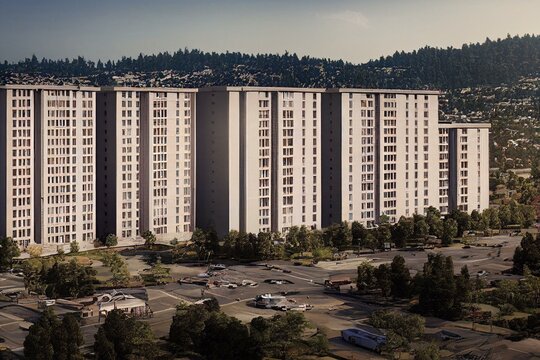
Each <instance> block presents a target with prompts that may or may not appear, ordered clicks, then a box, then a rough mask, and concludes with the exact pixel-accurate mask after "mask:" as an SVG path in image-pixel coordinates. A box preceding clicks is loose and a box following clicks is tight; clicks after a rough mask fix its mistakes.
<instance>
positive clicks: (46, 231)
mask: <svg viewBox="0 0 540 360" xmlns="http://www.w3.org/2000/svg"><path fill="white" fill-rule="evenodd" d="M96 91H97V88H93V87H77V86H46V85H44V86H41V85H39V86H31V85H7V86H2V87H0V156H1V157H2V160H3V161H2V164H3V165H2V169H1V170H0V236H4V235H5V236H10V237H12V238H13V239H14V240H16V241H17V242H18V243H19V245H20V246H21V247H23V248H24V247H27V246H28V245H30V244H40V245H43V246H44V247H46V248H52V249H53V250H55V249H56V247H58V246H62V245H63V244H68V243H70V242H72V241H77V242H78V243H79V245H80V246H81V247H83V248H84V247H87V246H90V245H91V244H92V242H93V241H94V240H95V136H96V134H95V115H96V114H95V107H96V103H95V99H96Z"/></svg>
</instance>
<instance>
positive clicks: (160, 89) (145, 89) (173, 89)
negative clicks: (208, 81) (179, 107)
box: [101, 86, 199, 93]
mask: <svg viewBox="0 0 540 360" xmlns="http://www.w3.org/2000/svg"><path fill="white" fill-rule="evenodd" d="M101 91H141V92H193V93H194V92H198V91H199V89H196V88H176V87H137V86H102V87H101Z"/></svg>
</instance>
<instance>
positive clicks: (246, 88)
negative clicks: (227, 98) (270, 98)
mask: <svg viewBox="0 0 540 360" xmlns="http://www.w3.org/2000/svg"><path fill="white" fill-rule="evenodd" d="M210 91H288V92H324V91H325V89H324V88H300V87H281V86H208V87H202V88H199V92H210Z"/></svg>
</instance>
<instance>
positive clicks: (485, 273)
mask: <svg viewBox="0 0 540 360" xmlns="http://www.w3.org/2000/svg"><path fill="white" fill-rule="evenodd" d="M487 274H489V273H488V272H487V271H486V270H480V271H479V272H477V273H476V276H478V277H480V276H486V275H487Z"/></svg>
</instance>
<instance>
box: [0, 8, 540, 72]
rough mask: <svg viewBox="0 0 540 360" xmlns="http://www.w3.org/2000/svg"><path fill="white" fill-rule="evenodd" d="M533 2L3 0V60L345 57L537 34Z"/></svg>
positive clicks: (539, 23) (0, 43) (0, 17)
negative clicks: (186, 52)
mask: <svg viewBox="0 0 540 360" xmlns="http://www.w3.org/2000/svg"><path fill="white" fill-rule="evenodd" d="M539 14H540V0H506V1H505V0H267V1H263V0H86V1H78V0H0V59H2V60H3V59H7V60H10V61H13V60H19V59H21V58H25V57H29V56H31V55H32V54H34V53H35V54H36V55H37V56H38V57H39V58H41V57H50V58H64V57H74V56H77V55H82V56H84V57H86V58H90V59H94V60H95V59H98V58H102V59H108V58H112V59H116V58H119V57H120V56H122V55H130V56H133V55H137V54H138V53H140V52H142V53H146V54H150V53H155V52H159V51H170V52H172V51H175V50H177V49H179V48H184V47H188V48H198V49H202V50H205V51H218V52H221V51H225V50H230V51H241V52H247V53H267V52H270V53H276V52H279V53H282V52H284V51H285V50H288V51H289V52H296V53H298V54H299V55H311V56H317V57H328V58H333V59H339V58H343V59H345V60H349V61H352V62H355V63H358V62H363V61H366V60H369V59H371V58H378V57H379V56H381V55H388V54H392V53H393V52H394V51H395V50H406V51H407V50H413V49H417V48H419V47H422V46H424V45H431V46H442V47H446V46H449V45H452V46H461V44H462V43H464V42H467V43H469V42H478V41H483V40H484V39H485V38H486V37H490V38H492V39H494V38H497V37H505V36H506V34H507V33H510V34H512V35H515V34H519V35H522V34H525V33H534V34H540V18H539Z"/></svg>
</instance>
